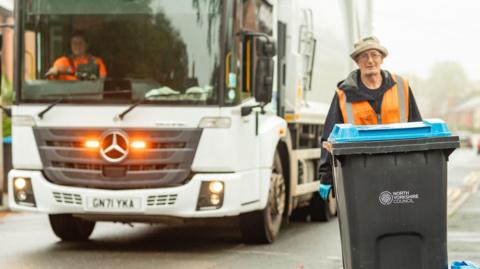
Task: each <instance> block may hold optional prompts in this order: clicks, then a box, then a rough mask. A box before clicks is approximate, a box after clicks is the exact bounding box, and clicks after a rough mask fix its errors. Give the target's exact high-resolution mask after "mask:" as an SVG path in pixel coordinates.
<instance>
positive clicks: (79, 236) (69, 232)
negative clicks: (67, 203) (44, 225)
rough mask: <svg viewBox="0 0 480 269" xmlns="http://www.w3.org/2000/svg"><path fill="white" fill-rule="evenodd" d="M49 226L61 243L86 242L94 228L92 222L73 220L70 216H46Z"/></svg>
mask: <svg viewBox="0 0 480 269" xmlns="http://www.w3.org/2000/svg"><path fill="white" fill-rule="evenodd" d="M48 218H49V219H50V226H51V227H52V230H53V232H54V233H55V235H56V236H57V237H59V238H60V239H62V240H63V241H86V240H88V238H89V237H90V235H91V234H92V232H93V228H95V222H94V221H88V220H83V219H80V218H75V217H73V216H72V215H70V214H59V215H48Z"/></svg>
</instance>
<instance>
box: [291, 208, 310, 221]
mask: <svg viewBox="0 0 480 269" xmlns="http://www.w3.org/2000/svg"><path fill="white" fill-rule="evenodd" d="M309 211H310V209H309V207H308V206H303V207H298V208H295V209H294V210H293V212H292V214H291V215H290V220H292V221H299V222H303V221H307V220H308V215H309V214H310V212H309Z"/></svg>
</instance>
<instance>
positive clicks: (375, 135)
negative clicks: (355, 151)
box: [328, 119, 451, 142]
mask: <svg viewBox="0 0 480 269" xmlns="http://www.w3.org/2000/svg"><path fill="white" fill-rule="evenodd" d="M445 136H451V133H450V131H449V130H448V127H447V124H446V123H445V122H444V121H443V120H441V119H428V120H424V121H423V122H408V123H393V124H378V125H353V124H336V125H335V127H334V128H333V130H332V132H331V133H330V136H329V137H328V141H329V142H364V141H383V140H402V139H417V138H431V137H445Z"/></svg>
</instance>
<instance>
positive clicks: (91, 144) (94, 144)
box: [85, 140, 100, 149]
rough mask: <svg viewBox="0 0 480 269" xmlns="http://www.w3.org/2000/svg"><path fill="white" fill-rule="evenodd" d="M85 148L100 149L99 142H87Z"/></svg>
mask: <svg viewBox="0 0 480 269" xmlns="http://www.w3.org/2000/svg"><path fill="white" fill-rule="evenodd" d="M85 147H86V148H90V149H96V148H98V147H100V142H98V141H97V140H87V141H86V142H85Z"/></svg>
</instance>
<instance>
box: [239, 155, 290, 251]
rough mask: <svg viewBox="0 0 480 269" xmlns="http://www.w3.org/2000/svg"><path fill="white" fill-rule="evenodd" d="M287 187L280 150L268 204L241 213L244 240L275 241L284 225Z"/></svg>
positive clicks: (273, 169) (256, 242) (276, 157)
mask: <svg viewBox="0 0 480 269" xmlns="http://www.w3.org/2000/svg"><path fill="white" fill-rule="evenodd" d="M285 201H286V188H285V180H284V177H283V169H282V162H281V159H280V155H279V153H278V152H276V153H275V156H274V158H273V166H272V175H271V177H270V189H269V192H268V201H267V206H266V207H265V209H263V210H259V211H254V212H249V213H245V214H241V215H240V231H241V233H242V238H243V241H244V242H246V243H253V244H270V243H273V241H275V239H276V237H277V235H278V233H279V232H280V227H281V225H282V220H283V215H284V211H285Z"/></svg>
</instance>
